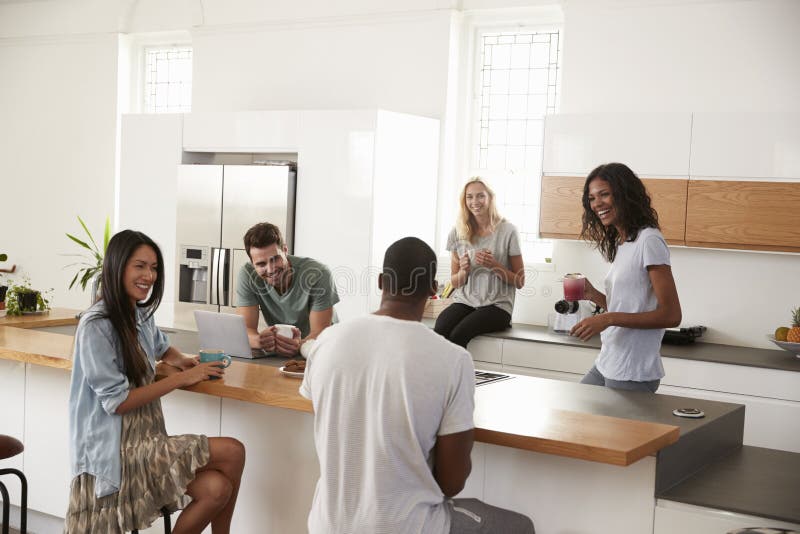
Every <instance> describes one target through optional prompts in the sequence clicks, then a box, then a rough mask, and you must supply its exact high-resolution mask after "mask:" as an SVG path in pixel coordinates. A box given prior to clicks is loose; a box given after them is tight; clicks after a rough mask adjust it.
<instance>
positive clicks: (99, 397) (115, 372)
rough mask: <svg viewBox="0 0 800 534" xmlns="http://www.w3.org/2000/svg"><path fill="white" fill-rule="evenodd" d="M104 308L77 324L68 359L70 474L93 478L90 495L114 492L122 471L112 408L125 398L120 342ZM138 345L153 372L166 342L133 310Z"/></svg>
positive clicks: (91, 310)
mask: <svg viewBox="0 0 800 534" xmlns="http://www.w3.org/2000/svg"><path fill="white" fill-rule="evenodd" d="M104 313H105V304H104V303H103V301H100V302H98V303H97V304H95V305H94V306H92V307H91V308H89V309H88V310H87V311H86V312H85V313H84V314H83V316H82V317H81V320H80V323H78V330H77V331H76V333H75V352H74V354H73V357H72V382H71V384H70V390H69V441H70V467H71V470H72V476H73V477H76V476H78V475H80V474H81V473H88V474H90V475H93V476H94V478H95V483H94V484H95V485H94V488H95V495H96V496H97V497H104V496H106V495H110V494H112V493H115V492H117V491H119V487H120V479H121V473H122V467H121V463H120V442H121V440H122V416H121V415H118V414H117V413H116V410H117V407H119V405H120V404H122V403H123V402H124V401H125V399H127V398H128V391H129V384H128V377H127V376H126V375H125V367H124V364H123V360H122V351H121V349H120V346H119V343H120V342H119V338H118V336H117V334H116V331H115V330H114V327H113V326H112V325H111V321H110V320H109V319H108V318H105V317H102V315H103V314H104ZM136 313H137V321H136V323H137V331H138V338H139V343H140V344H141V346H142V349H144V352H145V354H147V360H148V362H149V363H150V366H151V367H152V368H153V369H155V363H156V359H160V357H161V356H162V355H163V354H164V353H165V352H166V351H167V349H168V348H169V341H168V340H167V337H166V336H165V335H164V333H163V332H161V330H159V329H158V327H157V326H156V324H155V320H154V319H153V317H152V316H151V317H150V318H149V319H147V320H145V319H144V316H145V314H146V311H145V310H144V309H142V308H137V310H136Z"/></svg>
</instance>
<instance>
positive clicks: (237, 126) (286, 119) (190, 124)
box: [183, 110, 300, 152]
mask: <svg viewBox="0 0 800 534" xmlns="http://www.w3.org/2000/svg"><path fill="white" fill-rule="evenodd" d="M299 119H300V113H299V112H298V111H291V110H286V111H243V112H238V113H228V112H206V113H189V114H186V115H185V127H184V130H183V148H184V150H186V151H189V152H297V146H298V142H299V133H300V126H299Z"/></svg>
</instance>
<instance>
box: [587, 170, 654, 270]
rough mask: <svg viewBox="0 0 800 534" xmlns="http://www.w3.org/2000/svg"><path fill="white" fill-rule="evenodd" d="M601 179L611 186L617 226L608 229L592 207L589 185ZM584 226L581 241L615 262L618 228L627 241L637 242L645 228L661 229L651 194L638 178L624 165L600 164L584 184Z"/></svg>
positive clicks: (618, 236)
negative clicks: (651, 201) (587, 242)
mask: <svg viewBox="0 0 800 534" xmlns="http://www.w3.org/2000/svg"><path fill="white" fill-rule="evenodd" d="M597 178H600V179H602V180H605V181H606V182H608V184H609V185H610V186H611V194H612V195H613V197H614V209H615V210H616V212H617V223H616V225H609V226H604V225H603V223H602V222H601V221H600V217H598V216H597V214H596V213H595V212H594V211H592V208H591V206H590V205H589V184H590V183H591V182H592V181H593V180H595V179H597ZM582 200H583V227H582V228H581V239H585V240H586V241H589V242H590V243H594V245H595V247H597V249H599V250H600V253H601V254H603V257H604V258H605V259H606V260H608V261H609V262H613V261H614V258H615V257H616V256H617V247H618V246H619V239H620V235H619V232H618V231H617V226H620V227H622V228H623V229H624V232H625V238H626V239H627V240H629V241H633V240H635V239H636V237H637V236H638V235H639V230H641V229H642V228H659V226H658V213H656V210H654V209H653V207H652V206H651V205H650V195H648V194H647V189H645V187H644V184H643V183H642V181H641V180H640V179H639V177H638V176H636V174H635V173H634V172H633V171H632V170H631V169H630V168H629V167H628V166H627V165H625V164H623V163H606V164H605V165H600V166H599V167H597V168H596V169H594V170H593V171H592V172H590V173H589V176H587V177H586V182H585V183H584V184H583V199H582Z"/></svg>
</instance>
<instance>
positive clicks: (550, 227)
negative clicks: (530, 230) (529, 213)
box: [539, 176, 586, 239]
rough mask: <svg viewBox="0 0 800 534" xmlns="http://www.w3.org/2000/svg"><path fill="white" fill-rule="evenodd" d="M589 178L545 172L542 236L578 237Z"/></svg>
mask: <svg viewBox="0 0 800 534" xmlns="http://www.w3.org/2000/svg"><path fill="white" fill-rule="evenodd" d="M585 180H586V178H583V177H579V176H577V177H576V176H542V200H541V206H542V207H541V210H540V212H539V233H540V234H541V236H542V237H552V238H556V239H559V238H561V239H578V236H579V235H580V233H581V216H582V215H583V206H582V205H581V197H582V196H583V182H584V181H585Z"/></svg>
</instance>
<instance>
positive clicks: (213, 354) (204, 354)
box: [200, 349, 231, 380]
mask: <svg viewBox="0 0 800 534" xmlns="http://www.w3.org/2000/svg"><path fill="white" fill-rule="evenodd" d="M209 362H220V365H219V367H222V368H223V369H224V368H226V367H228V366H229V365H230V364H231V357H230V356H228V355H227V354H225V352H224V351H221V350H219V349H206V350H201V351H200V363H209ZM217 378H219V377H218V376H212V377H211V379H212V380H215V379H217Z"/></svg>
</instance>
